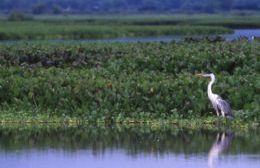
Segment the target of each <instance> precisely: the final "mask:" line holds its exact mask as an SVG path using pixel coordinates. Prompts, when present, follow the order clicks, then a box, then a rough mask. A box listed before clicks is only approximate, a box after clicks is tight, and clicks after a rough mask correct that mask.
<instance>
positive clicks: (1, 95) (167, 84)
mask: <svg viewBox="0 0 260 168" xmlns="http://www.w3.org/2000/svg"><path fill="white" fill-rule="evenodd" d="M259 51H260V48H259V45H258V43H247V42H245V41H235V42H217V43H214V44H213V43H209V42H206V41H202V42H195V43H193V42H184V43H180V44H174V43H167V44H165V43H133V44H118V43H112V44H54V45H52V44H45V43H39V44H19V45H0V62H1V67H0V76H1V77H0V103H1V110H2V111H3V112H4V111H9V112H10V111H13V113H14V114H15V113H16V112H17V111H21V109H22V110H23V111H26V112H25V113H28V114H35V113H39V114H47V115H50V116H70V117H81V118H86V119H92V120H97V119H103V120H110V121H111V120H123V119H129V118H135V119H139V120H143V119H166V118H167V119H169V118H172V119H176V118H195V117H196V118H197V117H201V116H209V115H211V116H212V115H214V114H213V111H214V110H213V109H211V106H210V104H209V102H208V99H207V95H206V85H207V80H204V79H198V78H196V77H195V76H194V73H196V72H201V71H206V72H214V73H215V74H216V77H217V83H216V84H214V86H213V90H214V91H215V92H217V93H220V95H222V96H223V97H225V98H226V99H228V100H229V101H230V103H231V105H232V107H233V109H234V110H235V112H234V113H235V115H237V116H238V117H241V118H243V119H250V120H258V119H259V116H260V114H259V100H260V99H259V95H258V94H256V93H257V92H258V90H259V80H258V76H259V73H258V71H256V69H257V56H258V55H259V54H260V53H259ZM11 109H15V110H11Z"/></svg>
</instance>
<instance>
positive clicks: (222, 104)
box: [196, 73, 234, 119]
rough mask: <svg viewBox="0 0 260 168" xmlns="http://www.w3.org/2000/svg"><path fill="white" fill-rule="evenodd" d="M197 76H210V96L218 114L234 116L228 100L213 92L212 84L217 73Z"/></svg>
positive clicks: (228, 116)
mask: <svg viewBox="0 0 260 168" xmlns="http://www.w3.org/2000/svg"><path fill="white" fill-rule="evenodd" d="M196 75H197V76H202V77H210V78H211V81H210V82H209V84H208V98H209V100H210V101H211V103H212V105H213V108H214V109H215V111H216V113H217V116H220V115H222V116H223V117H227V118H230V119H232V118H234V115H233V113H232V110H231V107H230V105H229V103H228V102H227V101H225V100H224V99H222V98H221V97H220V96H219V95H217V94H214V93H212V85H213V83H214V82H215V79H216V78H215V75H214V74H213V73H210V74H196Z"/></svg>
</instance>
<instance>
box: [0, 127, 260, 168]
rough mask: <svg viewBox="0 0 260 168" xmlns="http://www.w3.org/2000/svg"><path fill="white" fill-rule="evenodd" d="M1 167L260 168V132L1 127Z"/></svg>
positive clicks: (136, 128)
mask: <svg viewBox="0 0 260 168" xmlns="http://www.w3.org/2000/svg"><path fill="white" fill-rule="evenodd" d="M0 163H1V168H20V167H25V168H35V167H37V168H57V167H62V168H68V167H77V168H83V167H84V168H85V167H92V168H107V167H113V168H122V167H124V168H128V167H129V168H130V167H134V168H144V167H147V168H155V167H156V168H157V167H162V168H170V167H171V168H174V167H176V168H180V167H185V168H198V167H199V168H211V167H215V168H217V167H221V168H232V167H235V168H244V167H247V168H259V167H260V129H256V130H252V131H249V132H234V131H232V130H226V131H207V130H187V129H179V128H176V127H173V126H168V127H160V128H153V127H144V126H142V127H141V126H131V127H116V126H112V127H94V126H79V127H65V126H64V127H52V126H50V127H49V126H44V127H31V126H30V127H28V126H19V127H14V128H13V127H12V128H10V127H0Z"/></svg>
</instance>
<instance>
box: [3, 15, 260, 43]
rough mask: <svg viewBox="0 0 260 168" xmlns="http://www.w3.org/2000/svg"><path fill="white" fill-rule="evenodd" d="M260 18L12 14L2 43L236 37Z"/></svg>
mask: <svg viewBox="0 0 260 168" xmlns="http://www.w3.org/2000/svg"><path fill="white" fill-rule="evenodd" d="M259 20H260V17H259V16H258V15H253V16H232V15H227V16H222V15H129V16H128V15H126V16H119V17H116V16H113V15H109V16H91V15H89V16H87V15H82V16H79V15H75V16H74V15H68V16H64V15H57V16H53V15H51V16H48V15H40V16H34V17H28V16H24V15H23V14H20V13H12V14H10V16H6V17H2V19H0V25H1V26H0V40H28V39H37V40H42V39H99V38H113V37H140V36H163V35H186V36H189V35H212V34H215V35H216V34H225V33H232V32H233V30H232V29H231V28H259V27H260V22H259Z"/></svg>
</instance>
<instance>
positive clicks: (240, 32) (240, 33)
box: [0, 29, 260, 44]
mask: <svg viewBox="0 0 260 168" xmlns="http://www.w3.org/2000/svg"><path fill="white" fill-rule="evenodd" d="M221 36H222V37H223V38H224V39H226V40H227V41H230V40H236V39H239V38H241V37H246V38H248V39H251V37H252V36H255V37H257V38H258V37H260V29H234V33H233V34H223V35H221ZM184 37H185V36H156V37H120V38H108V39H83V40H25V41H20V40H4V41H0V44H1V43H2V44H15V43H19V42H28V43H41V42H48V43H115V42H116V43H136V42H141V43H144V42H172V41H176V42H179V41H182V40H183V39H184Z"/></svg>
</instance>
